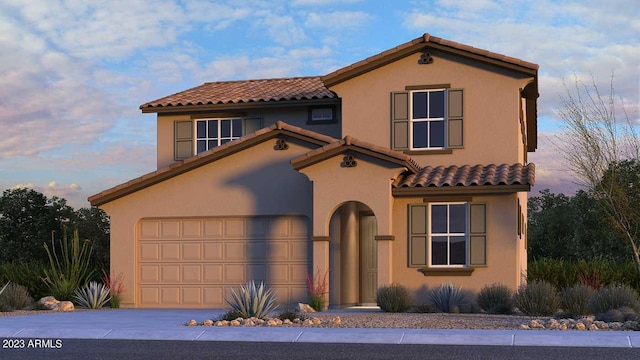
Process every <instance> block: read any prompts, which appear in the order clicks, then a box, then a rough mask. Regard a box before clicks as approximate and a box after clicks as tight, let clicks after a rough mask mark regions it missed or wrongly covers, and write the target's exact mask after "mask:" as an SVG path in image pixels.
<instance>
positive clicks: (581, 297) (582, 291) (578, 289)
mask: <svg viewBox="0 0 640 360" xmlns="http://www.w3.org/2000/svg"><path fill="white" fill-rule="evenodd" d="M594 294H595V290H594V289H593V288H591V287H590V286H587V285H574V286H572V287H570V288H567V289H565V290H564V291H562V293H561V295H560V307H561V308H562V310H563V311H564V312H565V314H567V317H571V318H576V317H579V316H581V315H589V314H591V312H590V311H589V302H590V301H591V298H593V295H594Z"/></svg>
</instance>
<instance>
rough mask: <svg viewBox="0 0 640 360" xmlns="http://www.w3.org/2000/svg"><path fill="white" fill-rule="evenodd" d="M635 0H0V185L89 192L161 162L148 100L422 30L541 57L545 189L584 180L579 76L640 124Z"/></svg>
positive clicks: (390, 43)
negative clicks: (566, 136)
mask: <svg viewBox="0 0 640 360" xmlns="http://www.w3.org/2000/svg"><path fill="white" fill-rule="evenodd" d="M639 19H640V3H639V2H638V0H600V1H594V0H576V1H554V0H536V1H530V0H525V1H518V0H465V1H458V0H434V1H398V0H394V1H388V0H379V1H378V0H375V1H365V0H292V1H284V0H272V1H260V0H254V1H235V0H232V1H205V0H192V1H186V0H185V1H180V0H154V1H136V0H126V1H121V0H109V1H97V0H26V1H23V0H0V126H1V128H0V129H1V130H0V135H1V136H0V190H4V189H10V188H15V187H28V188H33V189H35V190H37V191H40V192H42V193H44V194H45V195H47V196H49V197H51V196H57V197H62V198H65V199H67V201H68V203H69V205H71V206H73V207H75V208H80V207H88V206H89V203H88V201H87V198H88V197H89V196H91V195H93V194H96V193H99V192H100V191H103V190H105V189H108V188H111V187H113V186H116V185H118V184H121V183H124V182H126V181H128V180H131V179H133V178H136V177H139V176H141V175H143V174H146V173H148V172H151V171H154V170H156V125H155V121H156V117H155V114H142V113H141V112H140V109H139V106H140V105H141V104H143V103H146V102H148V101H151V100H155V99H157V98H160V97H163V96H166V95H169V94H173V93H176V92H179V91H182V90H186V89H188V88H191V87H194V86H197V85H200V84H202V83H203V82H207V81H221V80H246V79H260V78H277V77H292V76H317V75H325V74H328V73H330V72H332V71H334V70H336V69H339V68H341V67H344V66H347V65H349V64H352V63H355V62H357V61H360V60H362V59H365V58H367V57H369V56H372V55H375V54H378V53H380V52H382V51H385V50H387V49H390V48H393V47H395V46H397V45H400V44H403V43H405V42H408V41H410V40H413V39H415V38H417V37H420V36H422V34H423V33H429V34H431V35H432V36H437V37H441V38H444V39H447V40H451V41H456V42H459V43H462V44H466V45H470V46H474V47H477V48H481V49H486V50H489V51H493V52H497V53H502V54H506V55H509V56H512V57H516V58H519V59H522V60H526V61H530V62H533V63H536V64H538V65H540V71H539V84H540V86H539V90H540V98H539V99H538V125H539V126H538V131H539V138H538V140H539V147H538V150H537V151H536V152H535V153H532V154H530V156H529V160H530V161H532V162H534V163H536V186H535V187H534V189H535V191H539V190H541V189H544V188H549V189H551V191H553V192H556V193H558V192H565V193H567V194H568V195H571V194H573V193H574V192H575V191H576V189H578V188H579V187H578V185H576V182H575V180H573V177H572V174H571V173H570V172H569V171H567V170H566V166H565V163H564V160H563V158H562V156H561V155H559V154H558V152H557V151H556V150H555V149H554V148H553V147H552V146H551V145H550V141H549V140H550V139H561V136H562V126H561V121H560V120H559V118H558V116H557V110H558V109H559V108H560V106H561V103H560V95H563V94H566V91H567V86H568V88H569V89H571V88H572V86H573V85H574V84H575V80H576V79H578V80H579V81H581V82H584V83H585V84H586V85H591V84H592V82H595V84H596V85H597V86H598V87H599V89H601V90H604V92H605V93H607V92H608V91H609V89H610V85H611V80H612V77H613V84H614V89H615V92H616V94H617V97H616V99H617V100H619V101H620V103H621V104H624V107H625V108H626V112H627V115H629V117H630V118H631V119H632V120H637V119H638V117H639V115H638V103H639V102H640V62H639V61H640V60H639V59H640V20H639Z"/></svg>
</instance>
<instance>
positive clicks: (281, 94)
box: [140, 76, 338, 113]
mask: <svg viewBox="0 0 640 360" xmlns="http://www.w3.org/2000/svg"><path fill="white" fill-rule="evenodd" d="M337 98H338V97H337V96H336V94H334V93H332V92H331V91H329V89H327V87H325V86H324V84H323V82H322V80H321V79H320V77H319V76H312V77H294V78H280V79H262V80H244V81H220V82H206V83H204V84H202V85H200V86H196V87H194V88H191V89H188V90H185V91H181V92H179V93H175V94H173V95H169V96H165V97H163V98H160V99H157V100H153V101H150V102H148V103H146V104H142V105H140V109H141V110H142V112H143V113H153V112H160V111H163V110H174V111H175V110H180V109H182V108H184V107H187V106H200V107H203V106H216V105H236V106H237V105H240V104H251V103H276V102H281V101H290V100H318V99H337Z"/></svg>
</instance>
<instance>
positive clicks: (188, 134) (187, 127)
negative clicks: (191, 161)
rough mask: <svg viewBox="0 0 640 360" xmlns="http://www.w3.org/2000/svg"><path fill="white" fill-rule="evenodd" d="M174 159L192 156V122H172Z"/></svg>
mask: <svg viewBox="0 0 640 360" xmlns="http://www.w3.org/2000/svg"><path fill="white" fill-rule="evenodd" d="M174 135H175V136H174V138H175V145H174V159H175V160H184V159H186V158H189V157H191V156H193V122H192V121H191V120H188V121H176V122H174Z"/></svg>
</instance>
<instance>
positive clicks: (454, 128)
mask: <svg viewBox="0 0 640 360" xmlns="http://www.w3.org/2000/svg"><path fill="white" fill-rule="evenodd" d="M449 86H450V85H449V84H440V85H416V86H413V85H412V86H406V87H405V91H394V92H392V93H391V149H393V150H399V151H405V152H406V153H415V154H431V153H438V152H440V153H450V152H451V149H456V148H463V147H464V136H463V135H464V121H463V120H464V113H463V110H464V106H463V100H464V99H463V98H464V96H463V90H462V89H451V88H449Z"/></svg>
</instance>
